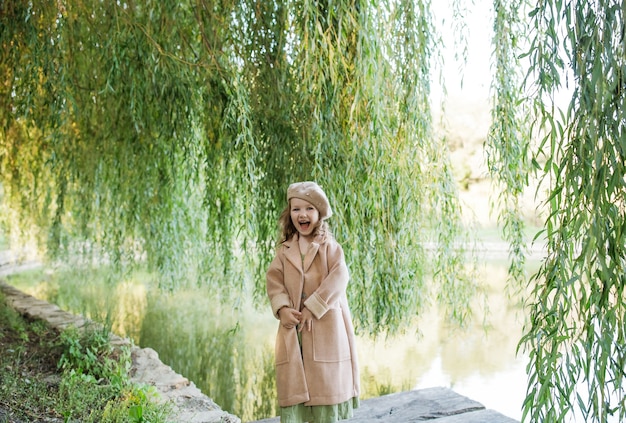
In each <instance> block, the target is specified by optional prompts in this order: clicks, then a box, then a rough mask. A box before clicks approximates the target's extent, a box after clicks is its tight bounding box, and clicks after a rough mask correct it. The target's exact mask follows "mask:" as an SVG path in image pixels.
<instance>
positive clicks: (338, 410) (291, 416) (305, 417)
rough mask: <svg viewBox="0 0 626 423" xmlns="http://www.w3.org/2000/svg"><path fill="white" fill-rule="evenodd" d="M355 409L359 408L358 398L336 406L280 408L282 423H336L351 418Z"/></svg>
mask: <svg viewBox="0 0 626 423" xmlns="http://www.w3.org/2000/svg"><path fill="white" fill-rule="evenodd" d="M355 408H359V399H358V398H357V397H354V398H352V399H350V400H348V401H346V402H342V403H341V404H334V405H313V406H311V405H304V404H296V405H292V406H289V407H281V408H280V423H305V422H308V423H335V422H337V421H339V420H346V419H349V418H351V417H352V415H353V411H354V409H355Z"/></svg>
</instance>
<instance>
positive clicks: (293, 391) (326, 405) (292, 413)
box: [267, 182, 359, 423]
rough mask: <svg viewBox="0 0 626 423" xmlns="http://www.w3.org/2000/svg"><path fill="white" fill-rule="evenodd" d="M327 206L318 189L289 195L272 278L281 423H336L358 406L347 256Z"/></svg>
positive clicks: (292, 190) (305, 187)
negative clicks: (330, 223)
mask: <svg viewBox="0 0 626 423" xmlns="http://www.w3.org/2000/svg"><path fill="white" fill-rule="evenodd" d="M331 215H332V210H331V208H330V204H329V202H328V198H327V197H326V194H325V193H324V191H323V190H322V189H321V188H320V186H319V185H317V184H316V183H315V182H298V183H294V184H291V185H290V186H289V188H288V189H287V208H286V209H285V210H284V211H283V213H282V214H281V217H280V220H279V222H280V225H281V229H282V237H281V243H280V245H279V247H278V249H277V251H276V256H275V257H274V260H273V261H272V263H271V264H270V267H269V269H268V271H267V294H268V297H269V299H270V304H271V307H272V312H273V313H274V316H275V317H276V318H277V319H279V320H280V324H279V326H278V333H277V335H276V357H275V360H276V386H277V389H278V405H279V406H280V416H281V423H304V422H309V423H334V422H336V421H338V420H343V419H347V418H350V417H352V414H353V409H354V408H356V407H358V405H359V399H358V396H359V371H358V364H357V359H356V346H355V338H354V329H353V326H352V318H351V315H350V309H349V307H348V301H347V298H346V287H347V284H348V280H349V274H348V268H347V266H346V262H345V259H344V254H343V249H342V248H341V246H340V245H339V244H338V243H337V241H335V239H334V237H333V236H332V234H331V233H330V232H329V230H328V224H327V223H326V219H328V218H329V217H330V216H331Z"/></svg>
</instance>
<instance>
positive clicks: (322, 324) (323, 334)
mask: <svg viewBox="0 0 626 423" xmlns="http://www.w3.org/2000/svg"><path fill="white" fill-rule="evenodd" d="M312 334H313V360H315V361H321V362H337V361H345V360H350V342H349V341H348V333H347V331H346V325H345V324H344V321H343V316H342V314H341V310H340V309H330V310H328V311H327V312H326V314H324V316H323V317H322V318H321V319H319V320H316V321H314V322H313V330H312Z"/></svg>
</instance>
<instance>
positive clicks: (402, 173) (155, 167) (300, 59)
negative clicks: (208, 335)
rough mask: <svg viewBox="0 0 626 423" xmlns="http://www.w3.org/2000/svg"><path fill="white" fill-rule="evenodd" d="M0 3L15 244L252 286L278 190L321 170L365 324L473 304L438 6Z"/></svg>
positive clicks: (7, 179)
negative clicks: (437, 30) (434, 122)
mask: <svg viewBox="0 0 626 423" xmlns="http://www.w3.org/2000/svg"><path fill="white" fill-rule="evenodd" d="M0 8H1V13H0V49H1V50H0V56H1V57H0V63H1V64H0V73H1V75H2V81H3V83H2V85H0V90H2V96H1V99H0V101H1V103H0V106H1V109H0V110H1V111H2V112H1V114H0V123H1V124H2V126H1V128H2V130H1V131H0V170H1V172H2V173H1V177H2V180H1V186H2V188H3V194H2V195H3V197H2V207H3V214H2V216H3V223H4V226H5V227H6V229H7V231H8V232H9V234H10V237H11V239H12V240H13V245H14V246H18V245H20V244H23V243H25V242H27V241H28V242H31V243H32V244H34V245H36V246H37V247H38V248H39V249H40V251H42V253H44V254H45V255H46V256H47V257H49V258H51V259H53V260H59V259H60V260H63V261H66V262H69V261H80V262H82V263H85V262H90V263H99V262H102V261H103V260H104V261H107V262H110V263H113V264H116V265H118V266H120V267H121V268H125V267H128V266H134V265H136V264H137V263H142V264H143V263H145V264H147V266H148V267H149V269H150V270H153V271H155V272H157V273H158V274H159V275H160V276H161V285H162V286H163V287H164V288H169V289H175V288H176V287H177V286H181V285H183V284H187V283H197V284H203V285H209V286H211V287H213V288H214V289H215V292H216V293H217V294H218V295H223V296H226V297H229V298H232V297H235V298H237V297H239V298H241V297H242V294H243V293H245V292H248V290H249V289H250V287H251V286H252V287H254V289H252V291H251V292H253V293H255V294H256V295H260V294H261V293H262V291H263V286H264V273H265V269H266V268H267V264H268V260H269V259H270V258H271V257H272V254H273V250H274V248H275V247H276V243H277V240H278V232H277V230H278V228H277V221H278V216H279V213H280V211H281V209H282V208H283V207H285V190H286V187H287V186H288V184H289V183H291V182H293V181H295V180H305V179H315V180H317V181H318V182H319V183H320V184H321V185H322V186H323V187H324V188H325V189H326V191H327V192H328V194H329V196H330V197H331V201H332V203H333V204H334V209H335V211H336V214H335V216H333V218H332V221H331V222H330V223H331V226H332V229H333V231H334V233H335V234H336V236H337V238H338V239H339V241H340V242H341V243H342V245H344V249H345V251H346V257H347V260H348V265H349V267H350V269H351V273H352V280H353V282H352V284H351V286H350V289H351V291H350V295H351V298H352V299H353V301H352V302H353V307H354V311H355V316H356V322H357V324H358V326H359V328H360V329H361V330H363V331H368V332H372V333H378V332H380V331H382V330H390V331H394V330H400V329H402V328H405V327H407V325H408V324H409V323H410V322H411V319H407V318H406V316H407V315H408V316H415V315H416V314H418V313H419V311H420V310H421V308H422V305H423V304H425V303H426V302H427V301H428V299H429V298H430V297H432V296H433V295H434V296H436V297H437V298H439V299H440V301H441V303H443V304H444V305H445V306H446V308H447V309H448V311H449V313H450V315H451V316H454V317H456V319H457V320H458V321H462V320H463V318H464V317H465V316H467V313H468V310H469V307H468V302H467V301H468V298H469V296H468V295H467V294H468V293H471V292H472V291H473V289H474V288H473V285H472V283H471V282H470V281H469V278H468V277H466V276H465V271H464V266H463V264H462V260H461V257H462V254H463V253H462V252H459V251H458V250H457V249H456V248H454V243H455V241H456V239H457V236H456V235H457V234H458V233H459V232H460V231H461V230H462V228H461V225H460V223H459V218H458V203H457V201H456V191H455V187H454V182H453V180H452V176H451V173H450V172H449V164H448V162H447V160H448V159H447V150H446V147H445V143H444V142H443V141H442V140H437V139H435V138H434V136H433V134H432V132H431V121H430V120H431V113H430V112H431V111H430V105H429V101H428V99H429V95H430V78H431V73H432V63H433V60H434V59H435V58H436V57H437V55H438V53H437V48H438V47H437V41H436V39H435V38H434V36H433V34H434V30H433V25H432V22H431V19H432V18H431V12H430V2H429V1H421V2H414V1H408V0H403V1H381V2H364V1H362V0H340V1H310V0H298V1H258V0H247V1H234V0H221V1H208V0H195V1H182V2H181V1H178V0H177V1H174V0H159V1H151V0H147V1H143V2H101V1H96V0H87V1H83V2H67V3H66V2H61V1H57V0H54V1H52V0H48V1H45V0H44V1H41V2H36V3H33V2H29V1H26V0H24V1H11V2H4V3H2V5H1V6H0ZM432 240H434V241H436V243H435V244H436V245H439V246H440V247H441V250H440V251H441V254H437V253H435V256H436V257H437V260H436V265H435V266H430V265H428V263H429V262H430V260H429V258H428V255H427V254H426V253H425V251H424V247H423V245H424V244H425V242H427V241H432ZM430 274H434V275H435V278H436V279H435V284H426V283H425V282H424V281H425V279H426V278H427V277H429V276H428V275H430ZM437 282H441V284H440V287H438V288H433V287H435V286H438V285H439V284H438V283H437Z"/></svg>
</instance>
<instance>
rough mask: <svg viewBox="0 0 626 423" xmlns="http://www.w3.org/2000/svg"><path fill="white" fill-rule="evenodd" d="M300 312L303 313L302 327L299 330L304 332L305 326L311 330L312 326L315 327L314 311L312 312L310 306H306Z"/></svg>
mask: <svg viewBox="0 0 626 423" xmlns="http://www.w3.org/2000/svg"><path fill="white" fill-rule="evenodd" d="M300 314H302V317H301V319H300V327H299V328H298V332H302V329H304V328H305V327H306V330H308V331H309V332H310V331H311V328H312V327H313V313H311V312H310V311H309V309H308V308H306V307H304V309H303V310H302V313H300Z"/></svg>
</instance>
